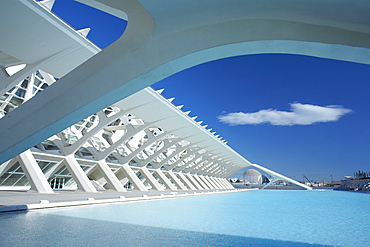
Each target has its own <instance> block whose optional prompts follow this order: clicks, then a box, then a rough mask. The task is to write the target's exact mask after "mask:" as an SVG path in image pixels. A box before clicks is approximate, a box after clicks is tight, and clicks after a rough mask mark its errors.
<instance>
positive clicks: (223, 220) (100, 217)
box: [0, 190, 370, 246]
mask: <svg viewBox="0 0 370 247" xmlns="http://www.w3.org/2000/svg"><path fill="white" fill-rule="evenodd" d="M369 205H370V194H363V193H354V192H340V191H284V190H263V191H246V192H238V193H227V194H214V195H205V196H196V197H185V198H175V199H164V200H153V201H141V202H131V203H117V204H104V205H92V206H79V207H69V208H55V209H45V210H37V211H30V212H17V213H4V214H0V227H1V236H0V245H1V246H14V245H18V246H19V245H22V246H370V244H369V241H368V232H369V229H370V220H369V219H370V210H369Z"/></svg>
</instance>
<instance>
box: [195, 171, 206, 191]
mask: <svg viewBox="0 0 370 247" xmlns="http://www.w3.org/2000/svg"><path fill="white" fill-rule="evenodd" d="M193 178H195V180H197V182H198V183H199V184H200V185H201V186H202V187H203V189H204V190H209V189H210V188H209V187H208V186H207V185H206V184H205V183H204V182H203V180H201V179H200V178H199V176H198V175H196V174H194V175H193Z"/></svg>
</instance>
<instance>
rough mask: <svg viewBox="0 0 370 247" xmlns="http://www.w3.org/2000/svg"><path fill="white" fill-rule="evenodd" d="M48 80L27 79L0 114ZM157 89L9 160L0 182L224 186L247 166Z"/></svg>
mask: <svg viewBox="0 0 370 247" xmlns="http://www.w3.org/2000/svg"><path fill="white" fill-rule="evenodd" d="M54 81H55V80H54V78H53V77H52V76H50V75H49V74H47V73H45V72H43V71H37V72H36V73H34V74H32V75H31V76H29V77H27V79H25V80H23V81H22V82H21V83H19V84H17V85H16V86H15V87H14V89H11V90H10V91H9V92H7V93H6V94H5V95H4V96H3V97H2V101H0V103H1V108H0V109H2V113H3V114H7V113H8V112H9V111H10V110H11V109H14V108H15V107H17V104H15V103H14V102H19V104H21V103H22V102H25V101H27V100H28V99H30V98H31V97H32V96H34V95H36V93H38V92H40V91H42V90H43V88H46V87H47V86H49V85H51V84H52V83H53V82H54ZM160 93H161V91H157V92H155V91H154V90H152V89H151V88H146V89H144V90H142V91H140V92H138V93H136V94H134V95H131V96H129V97H128V98H126V99H124V100H121V101H119V102H117V103H116V104H114V105H112V106H110V107H108V108H105V109H103V110H102V111H99V112H98V113H96V114H94V115H91V116H90V117H88V118H86V119H83V120H81V121H80V122H78V123H76V124H74V125H72V126H70V127H69V128H67V129H65V130H63V131H62V132H60V133H58V134H56V135H54V136H52V137H51V138H48V139H47V140H45V141H43V142H42V143H40V144H38V145H36V146H35V147H33V148H31V149H30V150H27V151H26V152H24V153H22V154H21V155H19V156H17V157H15V158H13V159H11V160H9V161H8V162H6V163H5V164H3V165H1V166H0V168H1V170H0V188H3V189H4V188H5V189H14V188H16V189H20V188H23V189H24V188H27V189H28V187H29V186H31V187H30V188H32V189H34V190H37V191H38V192H42V193H53V189H80V190H83V191H86V192H96V191H97V190H105V189H112V190H116V191H126V189H136V190H140V191H147V190H158V191H163V190H174V191H175V190H209V189H217V190H220V189H232V188H233V187H232V186H231V185H230V183H229V182H228V181H227V180H226V178H228V177H229V176H230V175H232V174H234V173H235V172H237V171H239V170H241V169H243V168H245V167H249V166H255V165H254V164H251V163H250V162H249V161H247V160H245V159H244V158H243V157H241V156H240V155H238V154H237V153H236V152H235V151H234V150H232V149H231V148H230V147H228V146H227V145H226V141H224V140H222V138H220V137H219V136H218V135H215V132H211V129H207V128H206V127H207V126H202V125H201V123H202V122H196V121H195V119H196V117H192V118H191V117H189V116H188V114H189V112H183V111H181V108H182V106H178V107H176V106H174V105H173V104H172V103H171V101H172V100H173V98H172V99H165V98H163V97H162V96H161V95H160ZM267 171H268V170H267ZM281 177H282V176H279V178H281ZM297 184H298V183H297ZM298 185H299V184H298ZM27 186H28V187H27Z"/></svg>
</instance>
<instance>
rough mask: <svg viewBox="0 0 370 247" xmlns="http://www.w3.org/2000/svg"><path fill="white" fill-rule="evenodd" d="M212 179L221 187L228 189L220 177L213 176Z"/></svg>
mask: <svg viewBox="0 0 370 247" xmlns="http://www.w3.org/2000/svg"><path fill="white" fill-rule="evenodd" d="M214 179H215V180H216V181H217V182H218V183H219V185H220V186H221V187H222V189H228V186H227V185H226V184H225V183H224V182H223V181H222V179H220V178H214Z"/></svg>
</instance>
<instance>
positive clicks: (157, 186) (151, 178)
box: [140, 166, 165, 191]
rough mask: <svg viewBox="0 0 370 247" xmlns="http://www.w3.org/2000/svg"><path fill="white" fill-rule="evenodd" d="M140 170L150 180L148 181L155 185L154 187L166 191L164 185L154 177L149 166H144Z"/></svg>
mask: <svg viewBox="0 0 370 247" xmlns="http://www.w3.org/2000/svg"><path fill="white" fill-rule="evenodd" d="M140 172H141V174H143V176H144V177H145V178H146V179H147V180H148V182H149V183H150V184H151V185H152V186H153V188H154V189H156V190H158V191H164V190H165V189H164V188H163V186H162V185H161V184H160V183H158V181H157V179H155V178H154V177H153V175H152V174H151V173H150V171H149V170H148V168H146V167H145V166H144V167H142V168H140Z"/></svg>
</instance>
